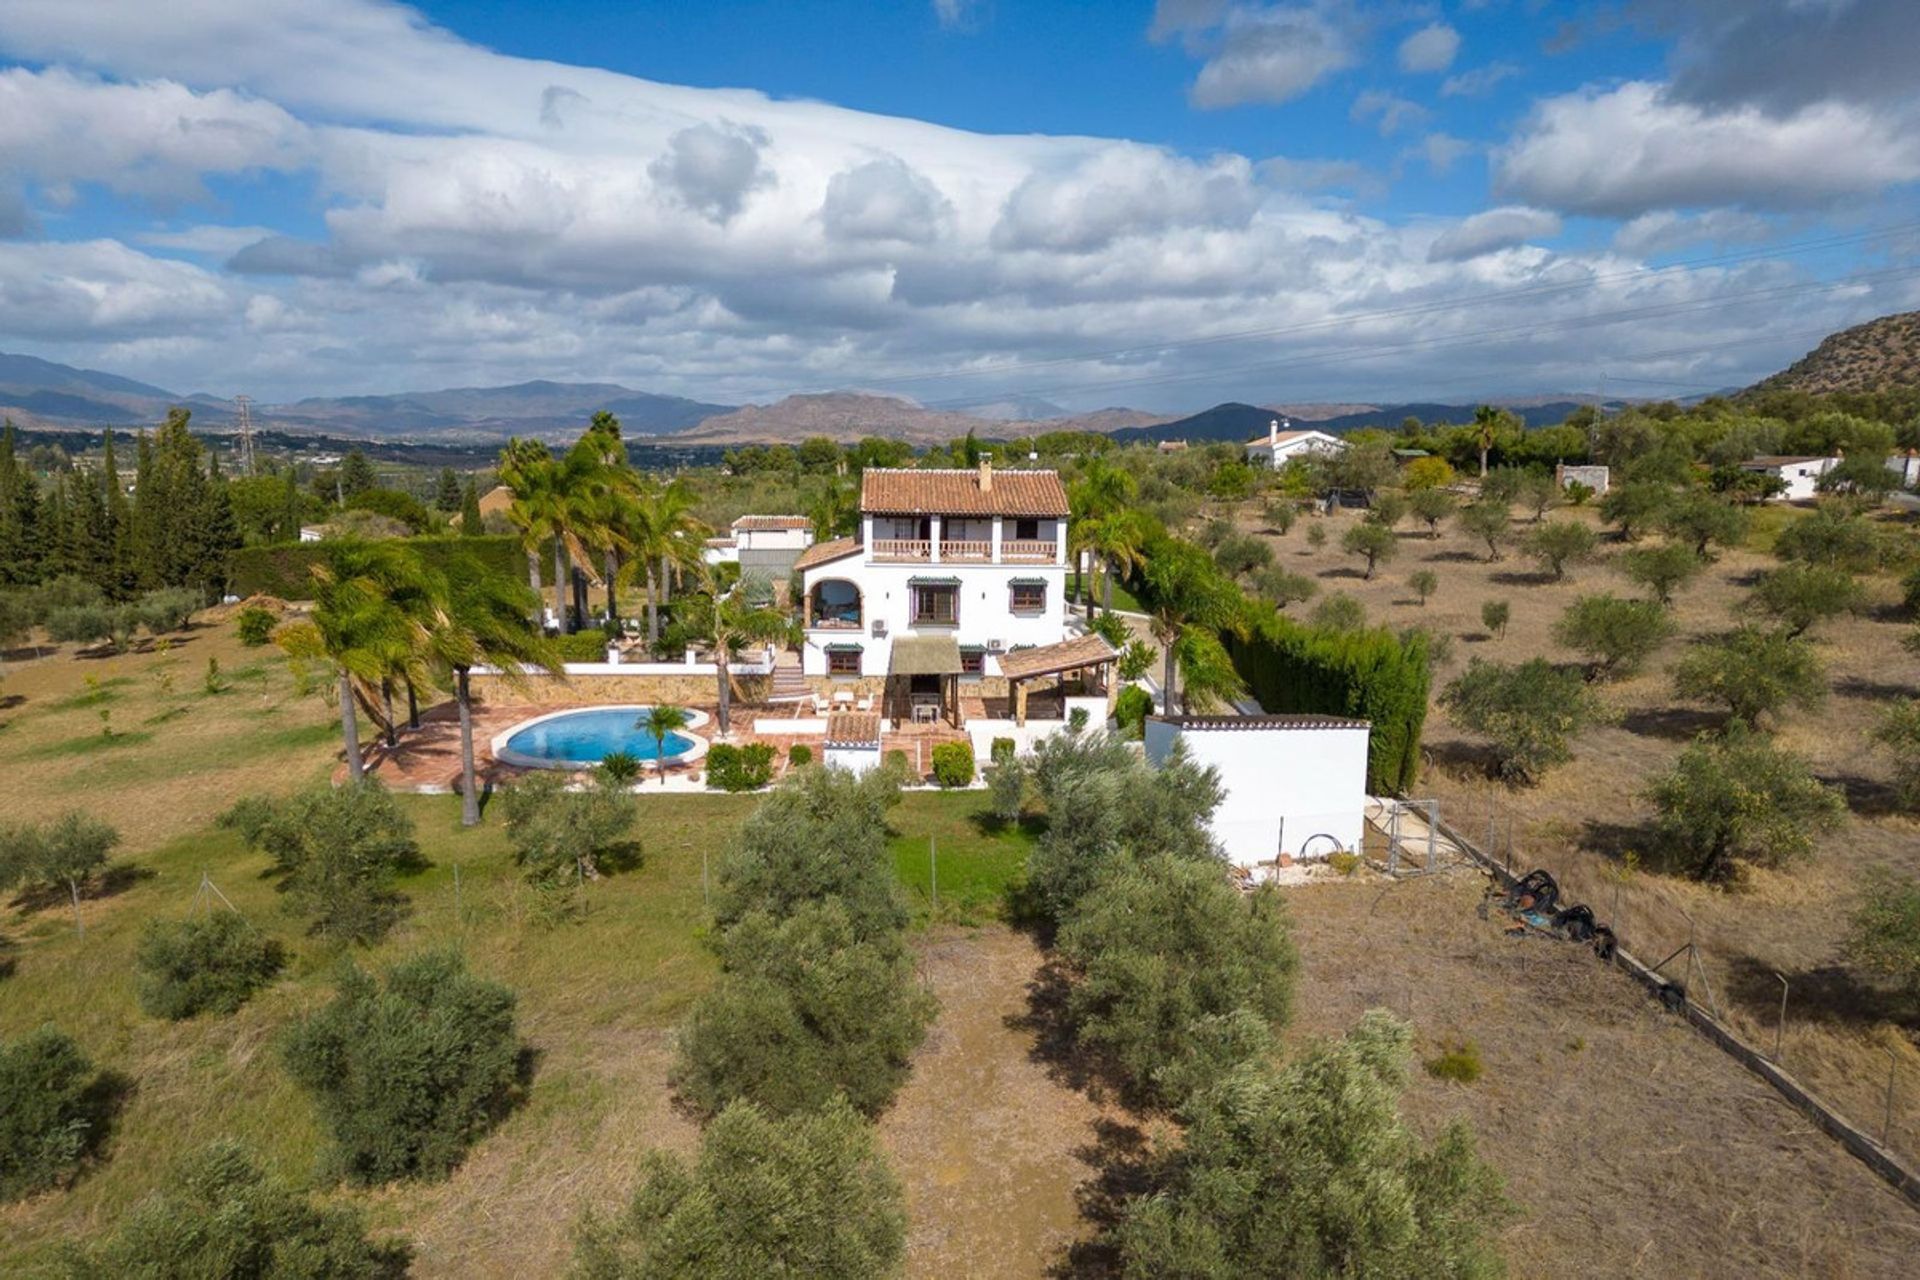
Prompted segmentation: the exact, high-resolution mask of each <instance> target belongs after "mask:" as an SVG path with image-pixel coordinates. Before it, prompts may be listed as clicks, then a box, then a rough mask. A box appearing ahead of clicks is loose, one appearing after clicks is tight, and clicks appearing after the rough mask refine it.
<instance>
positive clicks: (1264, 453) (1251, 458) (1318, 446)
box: [1246, 431, 1347, 470]
mask: <svg viewBox="0 0 1920 1280" xmlns="http://www.w3.org/2000/svg"><path fill="white" fill-rule="evenodd" d="M1346 447H1347V442H1346V441H1344V440H1342V439H1340V437H1338V436H1331V435H1328V434H1326V433H1325V432H1324V431H1313V432H1309V433H1308V434H1307V435H1304V436H1296V437H1294V438H1293V439H1291V440H1282V441H1280V442H1279V443H1278V444H1273V443H1270V442H1269V441H1266V440H1250V441H1248V442H1247V451H1246V457H1247V461H1248V462H1253V463H1258V464H1259V465H1261V466H1267V467H1273V468H1275V469H1276V470H1277V469H1278V468H1280V467H1281V466H1284V465H1285V464H1286V462H1287V460H1288V459H1289V458H1299V457H1304V456H1305V455H1307V454H1309V453H1332V452H1334V451H1335V450H1338V449H1344V448H1346Z"/></svg>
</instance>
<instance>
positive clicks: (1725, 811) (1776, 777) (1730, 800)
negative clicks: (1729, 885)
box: [1647, 728, 1847, 881]
mask: <svg viewBox="0 0 1920 1280" xmlns="http://www.w3.org/2000/svg"><path fill="white" fill-rule="evenodd" d="M1647 799H1648V800H1649V801H1651V802H1652V804H1653V805H1654V807H1655V808H1656V809H1657V810H1658V811H1659V817H1658V819H1657V825H1658V828H1659V831H1660V834H1661V836H1662V838H1664V839H1665V841H1666V842H1667V844H1668V847H1669V848H1670V849H1671V850H1672V853H1673V856H1674V861H1675V863H1676V864H1677V865H1679V866H1681V867H1682V868H1684V869H1685V870H1686V871H1687V872H1689V873H1690V874H1691V875H1693V876H1695V877H1696V878H1698V879H1701V880H1709V881H1724V880H1730V879H1733V878H1734V877H1735V876H1736V875H1737V874H1738V871H1739V866H1738V864H1740V863H1743V862H1751V863H1754V864H1756V865H1761V866H1778V865H1780V864H1781V863H1785V862H1789V861H1792V860H1794V859H1797V858H1804V857H1807V856H1810V855H1811V854H1812V852H1813V837H1814V835H1815V834H1817V833H1819V832H1821V831H1828V830H1832V829H1833V828H1835V827H1837V826H1839V825H1840V821H1841V818H1842V817H1843V816H1844V815H1845V813H1846V810H1847V806H1846V801H1845V800H1844V799H1843V798H1842V794H1841V791H1840V789H1839V788H1838V787H1829V786H1827V785H1825V784H1824V783H1822V782H1820V781H1819V780H1818V779H1816V778H1815V777H1814V776H1813V775H1812V773H1810V772H1809V771H1808V769H1807V766H1806V763H1805V762H1804V761H1802V760H1801V759H1800V758H1799V757H1797V756H1794V755H1790V754H1788V753H1787V752H1785V751H1781V750H1779V749H1778V748H1776V747H1775V746H1774V745H1773V744H1772V743H1771V742H1769V741H1768V740H1767V739H1766V738H1764V737H1762V736H1760V735H1758V734H1755V733H1753V732H1751V731H1750V730H1746V729H1743V728H1735V729H1733V730H1731V731H1730V732H1729V733H1728V734H1727V735H1726V736H1725V737H1724V738H1717V739H1716V738H1705V737H1703V738H1700V739H1697V740H1696V741H1695V742H1694V743H1693V745H1692V746H1690V747H1688V748H1687V749H1686V750H1685V751H1683V752H1681V754H1680V759H1679V761H1678V762H1677V763H1676V764H1675V765H1674V767H1673V769H1672V771H1670V772H1669V773H1667V774H1665V775H1664V776H1662V777H1661V778H1659V779H1657V780H1655V782H1654V783H1653V785H1652V786H1651V787H1649V788H1648V789H1647Z"/></svg>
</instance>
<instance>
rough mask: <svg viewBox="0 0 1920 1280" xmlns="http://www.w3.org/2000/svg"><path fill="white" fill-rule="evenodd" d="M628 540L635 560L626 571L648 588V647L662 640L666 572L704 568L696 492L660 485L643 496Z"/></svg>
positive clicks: (637, 503)
mask: <svg viewBox="0 0 1920 1280" xmlns="http://www.w3.org/2000/svg"><path fill="white" fill-rule="evenodd" d="M629 516H630V518H631V520H632V522H633V523H632V526H631V528H630V529H629V531H628V534H627V537H628V541H629V543H630V544H631V546H632V548H633V551H632V555H633V558H632V559H631V560H629V561H628V562H627V564H626V566H625V568H624V569H623V571H622V572H623V574H624V576H625V578H626V579H627V580H628V581H627V582H626V583H624V584H623V585H631V579H632V578H633V577H634V575H635V574H639V575H640V576H642V577H643V578H644V579H645V582H646V588H647V643H649V644H653V643H656V642H658V641H659V639H660V604H661V602H662V598H663V596H664V595H665V590H666V577H667V571H668V569H669V568H670V567H671V566H674V565H678V566H680V567H681V568H683V569H686V570H689V571H697V570H698V569H699V568H700V566H701V557H700V552H701V538H700V535H702V534H704V533H705V531H706V526H704V525H702V524H701V523H700V521H699V520H698V518H696V517H695V516H694V514H693V492H692V491H691V490H690V489H688V488H687V486H686V485H685V484H683V483H682V482H680V481H678V480H675V481H673V482H672V483H670V484H665V485H659V486H656V487H653V488H650V489H647V490H645V491H643V492H641V493H640V495H639V496H638V498H637V499H636V500H635V502H634V503H633V506H632V509H631V511H630V512H629Z"/></svg>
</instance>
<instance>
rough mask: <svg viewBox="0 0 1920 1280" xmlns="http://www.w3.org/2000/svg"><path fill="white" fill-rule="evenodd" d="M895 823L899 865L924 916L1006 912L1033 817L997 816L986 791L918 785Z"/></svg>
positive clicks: (1027, 846)
mask: <svg viewBox="0 0 1920 1280" xmlns="http://www.w3.org/2000/svg"><path fill="white" fill-rule="evenodd" d="M892 825H893V829H894V835H893V839H892V841H891V843H892V846H893V865H894V870H895V871H896V873H897V874H898V875H899V877H900V883H901V884H902V885H904V886H905V887H906V890H907V897H908V900H909V901H910V902H911V903H912V905H913V909H914V912H915V914H916V915H917V916H919V917H920V918H922V919H925V918H928V917H932V916H934V915H936V914H937V915H938V916H940V917H943V918H954V919H960V920H974V919H979V918H981V917H982V916H994V915H998V914H1000V913H1001V912H1002V910H1003V909H1004V907H1005V905H1006V898H1007V892H1008V889H1009V888H1010V887H1011V886H1013V885H1014V884H1015V883H1017V882H1018V881H1019V880H1020V879H1021V877H1022V872H1023V871H1024V870H1025V868H1026V865H1027V854H1028V853H1029V852H1030V851H1031V850H1032V848H1033V842H1034V839H1035V836H1036V833H1037V828H1036V825H1035V824H1034V822H1033V820H1031V819H1029V820H1028V821H1027V822H1025V823H1022V824H1014V825H1011V826H1003V825H1001V824H999V823H998V822H996V821H995V820H994V819H993V816H992V813H991V812H990V811H989V810H988V808H987V798H986V795H985V794H984V793H983V792H979V791H950V792H941V791H916V792H912V793H910V794H908V795H906V796H904V797H903V798H902V799H901V802H900V807H899V808H898V809H896V810H895V811H894V814H893V823H892ZM936 872H937V877H936ZM936 879H937V884H938V890H939V903H938V912H937V913H936V912H935V901H934V896H935V895H934V890H935V885H936Z"/></svg>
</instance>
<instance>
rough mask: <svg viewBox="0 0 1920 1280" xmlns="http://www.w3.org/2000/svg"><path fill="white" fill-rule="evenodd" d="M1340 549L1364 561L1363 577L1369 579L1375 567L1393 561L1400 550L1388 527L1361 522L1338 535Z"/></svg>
mask: <svg viewBox="0 0 1920 1280" xmlns="http://www.w3.org/2000/svg"><path fill="white" fill-rule="evenodd" d="M1340 549H1341V550H1342V551H1344V552H1346V553H1347V554H1348V555H1350V556H1359V557H1360V558H1361V559H1363V560H1365V561H1366V562H1367V571H1366V573H1365V574H1364V575H1363V576H1364V577H1367V578H1369V579H1370V578H1372V577H1373V571H1374V569H1375V568H1376V567H1378V566H1380V565H1382V564H1385V563H1386V562H1387V561H1389V560H1391V559H1393V557H1394V554H1395V553H1396V552H1397V551H1399V549H1400V540H1399V539H1398V538H1396V537H1394V535H1393V530H1392V529H1391V528H1389V527H1388V526H1386V525H1384V524H1375V523H1373V522H1372V521H1370V520H1363V521H1361V522H1360V523H1359V524H1356V525H1354V526H1353V527H1352V528H1351V529H1348V530H1347V531H1346V532H1345V533H1344V534H1342V535H1340Z"/></svg>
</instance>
